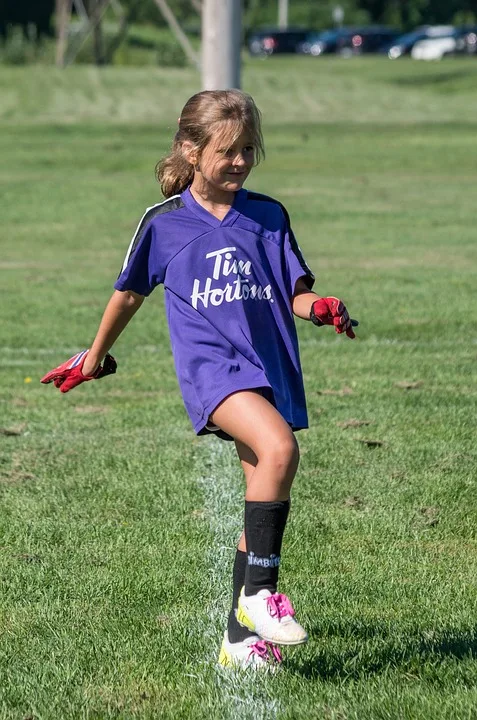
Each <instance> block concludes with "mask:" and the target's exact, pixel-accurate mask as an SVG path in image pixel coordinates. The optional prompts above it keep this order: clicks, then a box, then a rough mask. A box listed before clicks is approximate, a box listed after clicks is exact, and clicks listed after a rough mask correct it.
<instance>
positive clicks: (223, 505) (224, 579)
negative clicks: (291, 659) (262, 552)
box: [196, 438, 280, 720]
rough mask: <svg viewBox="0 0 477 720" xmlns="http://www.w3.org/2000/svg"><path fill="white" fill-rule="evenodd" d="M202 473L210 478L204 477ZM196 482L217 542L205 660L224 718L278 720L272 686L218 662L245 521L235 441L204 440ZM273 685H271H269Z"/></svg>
mask: <svg viewBox="0 0 477 720" xmlns="http://www.w3.org/2000/svg"><path fill="white" fill-rule="evenodd" d="M204 470H205V471H206V472H207V474H204ZM196 472H197V477H196V482H197V484H198V485H199V487H200V488H201V490H202V493H203V496H204V506H205V508H206V511H207V514H208V517H209V524H210V530H211V532H212V536H213V543H212V546H211V548H210V550H209V552H208V558H207V559H208V567H209V577H210V581H211V588H212V592H211V597H212V602H211V605H210V606H209V608H208V613H207V614H208V617H209V624H208V627H207V628H206V630H205V632H206V634H207V636H208V638H209V639H210V648H211V652H210V655H209V657H207V658H206V659H205V662H206V663H207V664H210V665H211V666H212V667H214V668H215V669H216V685H217V690H218V696H219V697H220V698H221V718H223V720H237V719H238V718H240V720H276V718H278V717H279V711H280V706H279V703H278V701H277V700H276V698H274V696H273V682H274V681H275V682H276V681H279V676H275V677H273V678H272V677H271V678H270V679H269V678H268V677H267V678H265V677H264V676H263V674H262V673H256V672H255V673H254V672H253V671H246V672H243V671H230V670H226V669H225V668H221V667H220V666H219V665H218V664H217V658H218V652H219V647H220V644H221V642H222V635H223V632H224V630H225V627H226V624H227V617H228V613H229V610H230V602H231V599H232V565H233V558H234V555H235V547H236V544H237V542H238V539H239V537H240V533H241V530H242V523H243V509H244V485H242V476H241V469H240V464H239V461H238V458H237V456H236V454H235V447H234V446H233V443H225V442H222V441H220V440H218V439H217V438H207V439H205V438H204V439H201V441H200V444H199V446H198V451H197V455H196ZM270 681H271V682H270Z"/></svg>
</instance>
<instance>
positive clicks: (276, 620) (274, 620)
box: [236, 588, 308, 645]
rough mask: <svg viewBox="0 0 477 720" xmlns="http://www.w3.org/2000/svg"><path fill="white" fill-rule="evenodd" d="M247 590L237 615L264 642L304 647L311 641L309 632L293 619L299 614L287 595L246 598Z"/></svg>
mask: <svg viewBox="0 0 477 720" xmlns="http://www.w3.org/2000/svg"><path fill="white" fill-rule="evenodd" d="M244 590H245V588H242V592H241V593H240V597H239V601H238V609H237V611H236V616H237V622H238V623H239V624H240V625H243V626H244V627H247V628H248V629H249V630H251V631H252V632H256V633H257V635H260V637H261V638H262V640H266V641H267V642H270V643H277V644H278V645H301V644H302V643H305V642H306V641H307V640H308V635H307V634H306V632H305V630H304V629H303V628H302V626H301V625H300V624H299V623H297V621H296V620H294V619H293V616H294V614H295V611H294V609H293V607H292V604H291V602H290V600H289V599H288V598H287V596H286V595H283V594H282V593H271V592H270V590H259V591H258V593H257V594H256V595H245V593H244Z"/></svg>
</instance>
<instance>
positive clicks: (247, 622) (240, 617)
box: [235, 602, 308, 646]
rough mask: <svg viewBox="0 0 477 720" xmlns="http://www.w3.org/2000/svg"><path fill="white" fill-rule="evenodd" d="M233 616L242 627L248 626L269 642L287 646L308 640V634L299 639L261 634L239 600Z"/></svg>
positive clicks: (301, 643) (302, 643)
mask: <svg viewBox="0 0 477 720" xmlns="http://www.w3.org/2000/svg"><path fill="white" fill-rule="evenodd" d="M235 616H236V618H237V622H238V624H239V625H241V626H242V627H246V628H248V630H250V631H251V632H255V633H257V635H260V637H261V638H262V640H265V641H266V642H271V643H274V644H275V645H289V646H290V645H304V644H305V643H306V642H308V635H305V637H304V638H302V639H301V640H279V639H278V638H274V637H270V636H268V637H267V636H266V635H262V634H261V633H259V632H257V630H256V628H255V625H254V623H253V622H252V620H251V619H250V618H249V616H248V615H247V613H246V612H245V610H244V609H243V607H242V606H241V605H240V602H239V605H238V608H237V611H236V613H235Z"/></svg>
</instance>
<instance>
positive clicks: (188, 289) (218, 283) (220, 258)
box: [114, 189, 314, 434]
mask: <svg viewBox="0 0 477 720" xmlns="http://www.w3.org/2000/svg"><path fill="white" fill-rule="evenodd" d="M300 277H303V278H304V279H305V282H306V283H307V285H308V287H310V288H311V287H312V286H313V282H314V277H313V274H312V273H311V271H310V269H309V268H308V266H307V265H306V263H305V261H304V259H303V256H302V254H301V252H300V249H299V247H298V245H297V242H296V240H295V238H294V235H293V232H292V230H291V228H290V224H289V221H288V216H287V214H286V211H285V210H284V208H283V207H282V206H281V205H280V203H278V202H277V201H275V200H272V198H269V197H267V196H266V195H259V194H257V193H253V192H247V190H245V189H242V190H240V191H239V192H237V193H236V195H235V201H234V204H233V206H232V207H231V208H230V210H229V212H228V213H227V215H226V217H225V218H224V219H223V220H218V219H217V218H216V217H214V216H213V215H212V214H211V213H209V212H208V211H207V210H206V209H205V208H203V207H202V206H201V205H199V204H198V203H197V202H196V201H195V200H194V198H193V196H192V195H191V193H190V190H189V189H187V190H185V192H183V193H182V194H181V195H176V196H174V197H171V198H169V199H168V200H166V201H165V202H163V203H160V204H159V205H155V206H154V207H152V208H149V209H148V210H147V211H146V213H145V215H144V217H143V218H142V220H141V222H140V223H139V226H138V228H137V230H136V233H135V235H134V237H133V239H132V241H131V244H130V246H129V249H128V251H127V253H126V258H125V261H124V265H123V268H122V272H121V274H120V275H119V278H118V280H117V281H116V283H115V285H114V287H115V288H116V289H117V290H132V291H133V292H136V293H138V294H140V295H149V294H150V293H151V292H152V290H153V289H154V288H155V286H156V285H159V284H160V283H163V284H164V288H165V300H166V311H167V320H168V324H169V332H170V337H171V345H172V353H173V356H174V363H175V368H176V372H177V378H178V381H179V385H180V389H181V392H182V397H183V399H184V404H185V407H186V409H187V412H188V413H189V416H190V419H191V421H192V424H193V426H194V429H195V431H196V432H197V433H199V434H203V433H206V432H208V431H207V429H206V428H205V425H206V424H207V422H208V418H209V416H210V414H211V413H212V412H213V411H214V409H215V408H216V407H217V405H219V403H220V402H221V401H222V400H223V399H224V398H226V397H227V396H228V395H230V394H231V393H233V392H237V391H238V390H246V389H254V388H270V389H271V392H272V393H273V396H272V401H273V402H274V404H275V406H276V408H277V409H278V411H279V412H280V413H281V415H282V416H283V417H284V418H285V420H286V421H287V422H288V423H289V424H290V425H291V427H292V428H293V429H295V430H298V429H300V428H305V427H308V418H307V412H306V402H305V393H304V388H303V377H302V371H301V366H300V357H299V351H298V338H297V333H296V328H295V323H294V319H293V313H292V305H291V298H292V295H293V292H294V289H295V284H296V282H297V280H298V278H300ZM268 392H270V391H268Z"/></svg>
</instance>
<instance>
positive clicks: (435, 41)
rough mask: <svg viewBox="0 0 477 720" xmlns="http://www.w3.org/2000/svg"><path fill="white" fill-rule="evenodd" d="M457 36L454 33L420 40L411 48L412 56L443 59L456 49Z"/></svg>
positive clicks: (418, 58) (423, 58)
mask: <svg viewBox="0 0 477 720" xmlns="http://www.w3.org/2000/svg"><path fill="white" fill-rule="evenodd" d="M456 47H457V38H456V37H455V34H454V35H448V36H447V37H436V38H427V39H426V40H419V42H417V43H416V44H415V45H414V47H413V48H412V50H411V57H412V58H413V59H414V60H442V58H443V57H444V55H448V54H449V53H452V52H454V51H455V50H456Z"/></svg>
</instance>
